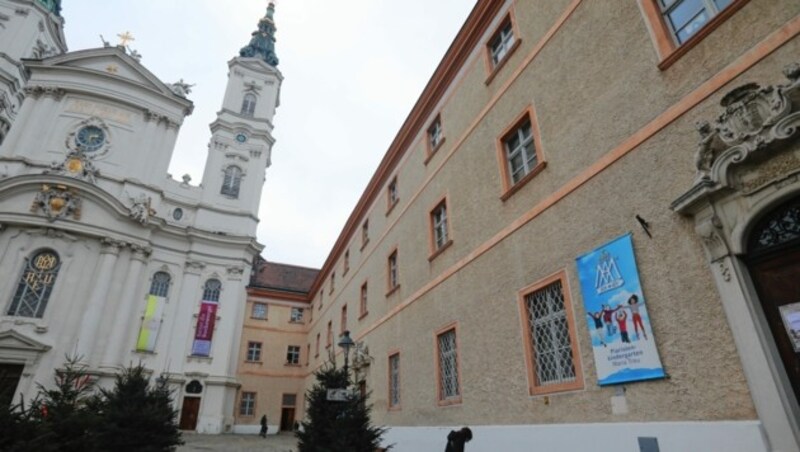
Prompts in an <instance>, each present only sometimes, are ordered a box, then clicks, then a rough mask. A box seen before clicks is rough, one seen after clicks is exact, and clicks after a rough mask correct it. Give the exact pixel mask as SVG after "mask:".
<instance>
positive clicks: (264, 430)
mask: <svg viewBox="0 0 800 452" xmlns="http://www.w3.org/2000/svg"><path fill="white" fill-rule="evenodd" d="M259 435H261V437H262V438H266V437H267V415H266V414H265V415H263V416H261V433H259Z"/></svg>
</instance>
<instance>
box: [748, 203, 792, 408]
mask: <svg viewBox="0 0 800 452" xmlns="http://www.w3.org/2000/svg"><path fill="white" fill-rule="evenodd" d="M748 267H749V269H750V275H751V277H752V279H753V283H754V284H755V287H756V292H757V293H758V298H759V302H760V304H761V307H762V309H763V311H764V317H765V318H766V320H767V323H768V324H769V328H770V332H771V333H772V337H773V338H774V340H775V345H776V348H777V349H778V354H779V355H780V358H781V362H782V363H783V367H784V370H785V372H786V376H787V379H788V380H789V382H790V384H791V386H792V389H793V391H794V397H795V399H796V400H797V401H798V402H800V198H796V199H793V200H792V201H790V202H789V203H787V204H784V205H782V206H780V207H778V208H777V209H775V210H774V211H773V212H772V213H770V214H769V215H767V217H766V218H765V219H763V220H761V221H760V222H759V224H758V226H757V227H756V228H755V229H754V230H753V232H752V233H751V235H750V240H749V243H748Z"/></svg>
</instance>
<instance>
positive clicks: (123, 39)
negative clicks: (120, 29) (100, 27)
mask: <svg viewBox="0 0 800 452" xmlns="http://www.w3.org/2000/svg"><path fill="white" fill-rule="evenodd" d="M117 37H118V38H119V45H121V46H122V47H126V46H127V45H128V43H129V42H131V41H135V40H136V38H134V37H133V35H132V34H131V32H130V31H126V32H125V33H120V34H118V35H117Z"/></svg>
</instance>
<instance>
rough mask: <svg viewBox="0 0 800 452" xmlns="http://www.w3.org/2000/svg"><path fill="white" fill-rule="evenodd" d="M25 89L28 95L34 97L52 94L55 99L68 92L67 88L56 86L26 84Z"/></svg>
mask: <svg viewBox="0 0 800 452" xmlns="http://www.w3.org/2000/svg"><path fill="white" fill-rule="evenodd" d="M23 91H24V92H25V95H26V96H31V97H33V98H34V99H38V98H40V97H42V96H44V97H48V96H50V97H52V98H53V99H55V100H61V99H62V98H63V97H64V95H65V94H67V92H66V91H65V90H63V89H61V88H56V87H54V86H26V87H25V88H24V89H23Z"/></svg>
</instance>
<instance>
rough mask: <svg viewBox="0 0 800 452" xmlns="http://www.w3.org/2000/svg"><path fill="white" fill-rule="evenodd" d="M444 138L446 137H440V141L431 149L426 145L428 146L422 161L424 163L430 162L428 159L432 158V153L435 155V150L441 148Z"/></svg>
mask: <svg viewBox="0 0 800 452" xmlns="http://www.w3.org/2000/svg"><path fill="white" fill-rule="evenodd" d="M446 140H447V137H444V138H442V141H440V142H439V144H437V145H436V147H435V148H433V149H431V148H430V147H428V148H427V155H426V156H425V162H424V163H425V165H427V164H428V162H430V161H431V159H432V158H433V156H434V155H436V152H437V151H438V150H439V149H441V148H442V145H444V142H445V141H446Z"/></svg>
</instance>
